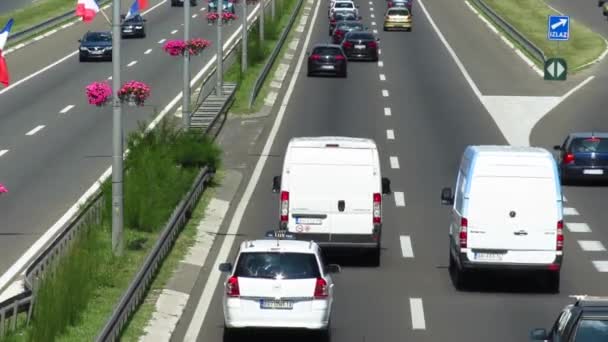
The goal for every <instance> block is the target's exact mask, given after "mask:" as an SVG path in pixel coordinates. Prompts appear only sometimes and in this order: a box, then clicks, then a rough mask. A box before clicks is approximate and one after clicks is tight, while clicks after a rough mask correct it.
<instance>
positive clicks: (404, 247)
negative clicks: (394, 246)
mask: <svg viewBox="0 0 608 342" xmlns="http://www.w3.org/2000/svg"><path fill="white" fill-rule="evenodd" d="M399 241H400V242H401V255H403V257H404V258H413V257H414V250H413V249H412V239H410V237H409V236H408V235H401V236H400V237H399Z"/></svg>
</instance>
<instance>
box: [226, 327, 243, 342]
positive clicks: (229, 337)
mask: <svg viewBox="0 0 608 342" xmlns="http://www.w3.org/2000/svg"><path fill="white" fill-rule="evenodd" d="M238 337H239V336H238V332H237V331H236V329H232V328H228V327H226V326H224V336H223V342H232V341H238Z"/></svg>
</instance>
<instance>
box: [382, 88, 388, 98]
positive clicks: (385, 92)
mask: <svg viewBox="0 0 608 342" xmlns="http://www.w3.org/2000/svg"><path fill="white" fill-rule="evenodd" d="M382 96H384V97H388V90H386V89H382Z"/></svg>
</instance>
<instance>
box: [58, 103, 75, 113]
mask: <svg viewBox="0 0 608 342" xmlns="http://www.w3.org/2000/svg"><path fill="white" fill-rule="evenodd" d="M74 107H75V106H74V105H69V106H66V107H65V108H63V109H62V110H61V111H59V113H61V114H65V113H67V112H69V111H71V110H72V108H74Z"/></svg>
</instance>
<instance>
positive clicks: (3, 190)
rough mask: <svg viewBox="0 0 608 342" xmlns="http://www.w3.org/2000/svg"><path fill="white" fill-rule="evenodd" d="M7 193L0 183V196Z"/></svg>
mask: <svg viewBox="0 0 608 342" xmlns="http://www.w3.org/2000/svg"><path fill="white" fill-rule="evenodd" d="M7 193H8V189H7V188H6V187H5V186H4V185H3V184H2V183H0V194H7Z"/></svg>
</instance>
